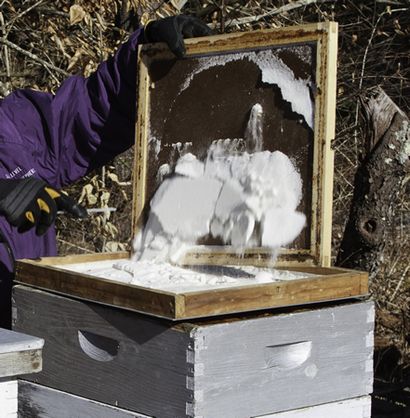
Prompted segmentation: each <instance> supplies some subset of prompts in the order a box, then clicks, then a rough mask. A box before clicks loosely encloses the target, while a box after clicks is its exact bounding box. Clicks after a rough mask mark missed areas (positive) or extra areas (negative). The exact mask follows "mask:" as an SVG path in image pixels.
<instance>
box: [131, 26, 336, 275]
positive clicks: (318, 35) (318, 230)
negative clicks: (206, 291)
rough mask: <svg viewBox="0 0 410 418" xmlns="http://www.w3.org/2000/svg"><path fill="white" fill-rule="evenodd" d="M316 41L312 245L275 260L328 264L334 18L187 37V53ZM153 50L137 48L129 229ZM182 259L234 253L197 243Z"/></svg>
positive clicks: (142, 167) (141, 193) (249, 257)
mask: <svg viewBox="0 0 410 418" xmlns="http://www.w3.org/2000/svg"><path fill="white" fill-rule="evenodd" d="M312 42H313V43H315V45H316V51H317V55H316V84H317V94H316V98H315V120H314V155H313V180H312V181H313V186H312V225H311V239H310V248H309V249H302V250H284V251H282V253H281V254H280V256H279V259H278V262H277V265H279V266H283V265H286V266H290V265H294V266H296V265H311V266H313V265H317V266H322V267H329V266H330V259H331V223H332V193H333V184H332V183H333V151H332V150H331V141H332V139H333V138H334V130H335V107H336V66H337V62H336V55H337V23H335V22H323V23H317V24H308V25H304V26H294V27H287V28H280V29H271V30H262V31H255V32H245V33H234V34H227V35H219V36H212V37H207V38H197V39H190V40H187V41H186V46H187V57H188V58H189V57H191V56H195V55H201V54H202V55H203V54H210V55H212V54H217V53H223V52H232V51H235V52H237V51H238V52H240V51H245V50H247V51H249V50H252V49H255V48H263V47H267V46H283V45H286V46H288V45H298V44H304V43H312ZM156 54H164V47H163V46H161V44H159V45H155V46H152V45H151V46H149V47H148V46H143V47H142V48H140V50H139V57H138V66H139V92H138V97H139V103H138V122H137V126H136V152H135V163H134V164H135V167H134V207H133V230H138V229H139V228H141V223H142V220H141V219H142V216H143V211H144V207H145V205H146V203H147V202H146V194H145V193H146V190H145V188H146V181H147V169H148V167H147V155H148V151H147V148H148V145H147V144H148V140H149V138H148V131H149V122H150V121H149V107H150V86H151V80H150V77H149V73H148V68H147V61H149V59H151V58H152V57H153V56H155V55H156ZM269 257H270V253H269V251H266V250H264V249H263V248H255V249H251V250H248V251H247V252H246V254H245V259H246V263H249V264H255V263H258V262H259V260H260V259H268V258H269ZM184 262H185V263H186V264H191V263H194V264H232V263H233V262H235V263H238V262H240V260H239V261H238V257H237V255H236V254H234V253H233V252H232V251H229V248H224V247H205V246H202V247H201V246H198V248H195V249H194V250H193V251H192V252H191V253H189V254H188V255H187V257H186V259H185V260H184Z"/></svg>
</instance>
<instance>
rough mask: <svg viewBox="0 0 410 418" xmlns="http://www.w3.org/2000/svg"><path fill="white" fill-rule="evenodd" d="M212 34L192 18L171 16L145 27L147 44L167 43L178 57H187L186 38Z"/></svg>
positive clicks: (204, 25)
mask: <svg viewBox="0 0 410 418" xmlns="http://www.w3.org/2000/svg"><path fill="white" fill-rule="evenodd" d="M210 34H211V29H209V27H208V26H207V25H206V24H205V23H203V22H202V21H201V20H199V19H197V18H195V17H192V16H184V15H180V16H171V17H166V18H164V19H159V20H155V21H152V22H149V23H148V24H147V26H146V27H145V31H144V36H145V41H146V42H166V43H167V44H168V47H169V49H170V50H171V51H172V52H173V53H174V54H175V55H176V56H177V57H178V58H182V57H183V56H184V55H185V45H184V38H196V37H198V36H207V35H210Z"/></svg>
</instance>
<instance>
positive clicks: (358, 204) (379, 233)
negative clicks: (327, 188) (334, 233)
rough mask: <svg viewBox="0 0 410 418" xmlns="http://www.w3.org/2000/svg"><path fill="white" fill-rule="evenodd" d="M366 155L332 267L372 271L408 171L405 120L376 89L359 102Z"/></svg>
mask: <svg viewBox="0 0 410 418" xmlns="http://www.w3.org/2000/svg"><path fill="white" fill-rule="evenodd" d="M363 109H364V114H365V117H366V119H367V121H368V125H369V126H368V127H369V152H368V154H367V156H366V157H365V159H364V160H363V162H362V163H361V165H360V166H359V168H358V171H357V173H356V179H355V185H354V193H353V203H352V207H351V210H350V215H349V219H348V222H347V225H346V229H345V233H344V236H343V240H342V243H341V246H340V250H339V254H338V258H337V265H339V266H343V267H346V268H353V269H360V270H365V271H367V272H369V273H370V274H371V275H372V274H374V273H375V272H376V271H377V268H378V266H379V261H380V257H381V255H382V251H383V247H384V243H385V238H386V234H387V230H388V226H389V225H390V224H391V222H392V220H393V219H394V216H395V207H396V206H397V203H398V196H399V192H400V190H401V187H402V184H403V183H404V181H405V177H406V173H408V171H409V168H410V162H409V161H410V160H409V157H410V124H409V119H408V117H407V116H406V115H405V114H404V113H403V112H402V111H401V110H400V109H399V108H398V107H397V106H396V104H394V103H393V101H392V100H391V99H390V97H389V96H388V95H387V94H386V93H385V92H384V91H383V90H382V89H381V88H379V87H377V88H375V89H374V90H372V92H371V94H370V96H369V97H368V98H366V99H365V100H363Z"/></svg>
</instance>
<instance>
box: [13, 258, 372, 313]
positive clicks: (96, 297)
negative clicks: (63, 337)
mask: <svg viewBox="0 0 410 418" xmlns="http://www.w3.org/2000/svg"><path fill="white" fill-rule="evenodd" d="M128 257H129V255H128V253H124V252H120V253H109V254H106V253H105V254H104V253H103V254H87V255H78V256H66V257H46V258H44V259H39V260H21V261H18V262H17V270H16V281H17V282H19V283H22V284H26V285H29V286H34V287H36V288H40V289H45V290H50V291H52V292H55V293H58V294H62V295H68V296H74V297H77V298H80V299H84V300H88V301H93V302H98V303H102V304H106V305H112V306H116V307H119V308H124V309H129V310H133V311H137V312H142V313H145V314H150V315H154V316H158V317H162V318H167V319H170V320H185V319H189V318H198V317H207V316H215V315H224V314H233V313H238V312H248V311H254V310H262V309H268V308H277V307H285V306H295V305H304V304H309V303H317V302H325V301H335V300H341V299H348V298H353V297H362V296H367V294H368V275H367V273H364V272H357V271H352V270H346V269H341V268H335V267H331V268H330V267H316V266H313V267H306V266H305V267H302V266H299V267H295V268H289V270H294V271H299V272H306V273H313V274H315V276H312V277H308V278H306V279H298V280H292V281H286V282H285V281H284V282H273V283H267V284H255V285H248V286H237V287H231V288H221V289H212V290H205V291H204V290H203V291H190V292H182V293H173V292H168V291H160V290H155V289H150V288H145V287H141V286H136V285H130V284H123V283H120V282H116V281H113V280H107V279H103V278H97V277H94V276H90V275H87V274H83V273H78V272H73V271H69V270H64V269H63V268H61V265H64V264H76V263H86V262H96V261H103V260H110V259H111V260H118V259H124V258H125V259H127V258H128ZM57 266H58V267H57Z"/></svg>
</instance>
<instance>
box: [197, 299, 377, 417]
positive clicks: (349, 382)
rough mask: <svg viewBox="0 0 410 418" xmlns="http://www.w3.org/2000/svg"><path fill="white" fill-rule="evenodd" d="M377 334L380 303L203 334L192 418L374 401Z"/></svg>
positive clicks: (263, 320)
mask: <svg viewBox="0 0 410 418" xmlns="http://www.w3.org/2000/svg"><path fill="white" fill-rule="evenodd" d="M373 327H374V306H373V303H372V302H363V303H357V304H347V305H340V306H336V307H333V308H325V309H317V310H312V311H306V312H296V313H293V314H284V315H277V316H267V317H266V318H258V319H255V320H253V319H248V320H244V321H236V322H232V323H229V322H225V323H222V324H213V325H210V326H202V327H198V328H197V329H194V330H193V331H192V332H191V336H192V339H193V342H192V343H191V345H192V346H194V347H195V348H196V349H195V351H194V353H193V355H192V362H193V364H194V365H195V368H194V377H193V381H194V391H195V399H194V402H193V403H192V410H191V415H192V416H194V417H197V416H198V417H199V416H201V417H212V418H216V417H221V418H222V417H223V418H248V417H250V416H255V415H256V416H257V415H263V414H268V413H274V412H279V411H284V410H291V409H297V408H302V407H306V406H313V405H318V404H323V403H328V402H332V401H335V400H342V399H347V398H354V397H358V396H363V395H368V394H369V393H371V392H372V381H373V362H372V359H373ZM228 405H229V407H228Z"/></svg>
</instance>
